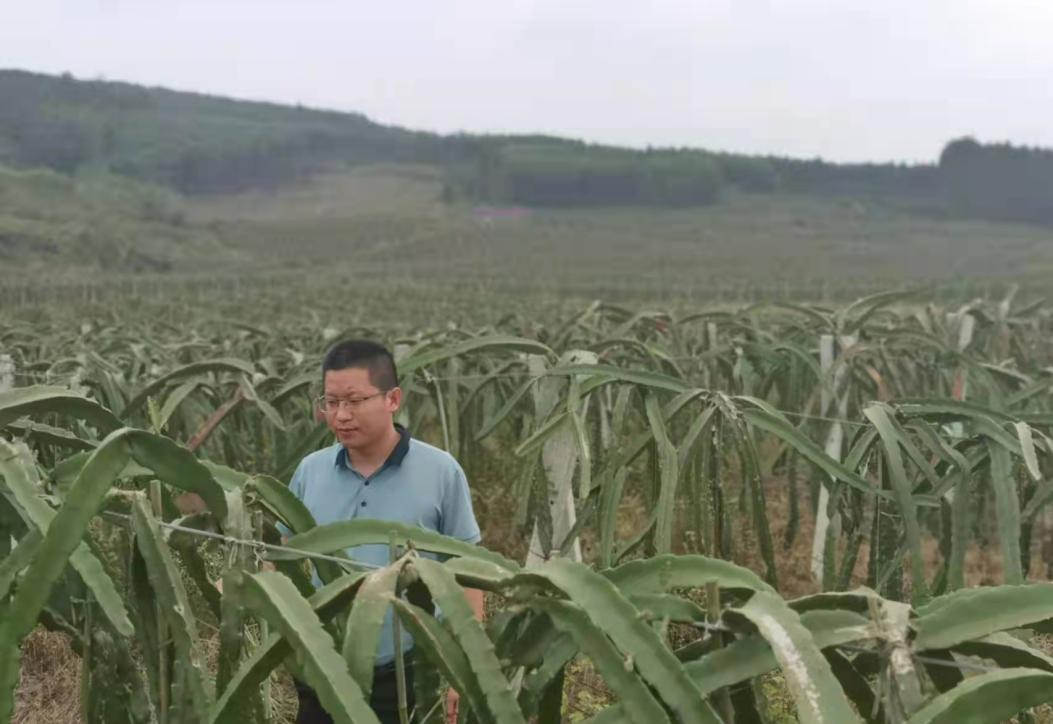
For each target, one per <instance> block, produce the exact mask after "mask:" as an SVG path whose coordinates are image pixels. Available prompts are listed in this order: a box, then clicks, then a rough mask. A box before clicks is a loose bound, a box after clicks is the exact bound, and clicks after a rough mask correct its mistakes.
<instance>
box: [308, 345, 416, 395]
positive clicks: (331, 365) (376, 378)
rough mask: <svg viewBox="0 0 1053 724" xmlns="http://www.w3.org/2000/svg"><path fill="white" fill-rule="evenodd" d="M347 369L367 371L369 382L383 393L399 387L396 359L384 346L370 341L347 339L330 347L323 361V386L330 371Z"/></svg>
mask: <svg viewBox="0 0 1053 724" xmlns="http://www.w3.org/2000/svg"><path fill="white" fill-rule="evenodd" d="M347 369H364V370H367V371H368V372H369V381H370V382H372V383H373V384H374V385H376V387H377V389H378V390H381V391H382V392H387V391H388V390H391V389H394V388H396V387H398V386H399V373H398V370H397V369H396V368H395V358H394V357H392V356H391V352H388V350H387V348H386V347H384V345H382V344H377V343H376V342H373V341H370V340H368V339H346V340H344V341H343V342H337V343H336V344H334V345H333V346H332V347H330V348H329V351H328V352H326V353H325V359H323V360H322V384H323V385H324V384H325V373H326V372H328V371H329V370H347Z"/></svg>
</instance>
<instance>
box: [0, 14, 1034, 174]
mask: <svg viewBox="0 0 1053 724" xmlns="http://www.w3.org/2000/svg"><path fill="white" fill-rule="evenodd" d="M0 67H15V68H25V69H31V70H38V71H44V72H54V73H59V72H63V71H69V72H71V73H73V74H74V75H75V76H77V77H79V78H95V77H100V76H101V77H105V78H108V79H115V80H129V81H134V82H138V83H145V84H149V85H162V86H167V87H172V88H177V89H185V90H196V91H203V92H208V93H215V94H222V95H230V96H236V97H242V98H253V99H264V100H273V101H279V102H290V103H295V102H300V103H304V104H307V105H313V106H320V107H326V108H334V109H340V110H353V111H359V112H362V113H365V114H366V115H368V116H370V117H371V118H373V119H375V120H378V121H381V122H385V123H395V124H398V125H402V126H407V127H411V128H417V129H427V130H436V131H442V132H450V131H459V130H463V131H479V132H489V131H493V132H526V131H531V132H532V131H538V132H545V133H552V134H558V135H563V136H571V137H576V138H583V139H586V140H590V141H598V142H608V143H616V144H624V145H632V146H646V145H654V146H698V147H703V148H709V149H716V150H727V151H744V152H753V153H776V154H783V155H792V156H803V157H813V156H822V157H824V158H828V159H832V160H841V161H847V160H933V159H935V157H936V156H937V155H938V153H939V150H940V148H941V147H942V145H943V144H944V142H946V141H947V140H948V139H950V138H952V137H956V136H961V135H966V134H971V135H974V136H976V137H978V138H980V139H981V140H990V141H994V140H1010V141H1013V142H1015V143H1025V144H1030V145H1046V146H1053V122H1051V120H1053V0H863V1H860V0H681V1H680V2H677V1H674V0H655V1H653V2H646V1H645V0H580V1H575V0H417V1H415V2H402V1H399V0H368V1H358V0H282V1H278V0H127V1H124V0H0ZM2 102H3V99H2V98H0V103H2Z"/></svg>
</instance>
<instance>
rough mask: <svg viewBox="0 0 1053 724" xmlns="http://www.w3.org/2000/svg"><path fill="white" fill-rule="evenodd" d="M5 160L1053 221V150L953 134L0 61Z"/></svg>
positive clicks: (574, 201) (599, 200)
mask: <svg viewBox="0 0 1053 724" xmlns="http://www.w3.org/2000/svg"><path fill="white" fill-rule="evenodd" d="M0 97H2V98H3V99H4V103H3V104H2V105H0V163H7V164H9V165H17V166H22V167H37V166H44V167H47V168H50V169H53V170H56V171H61V172H65V173H70V172H74V171H81V170H84V169H92V170H103V171H106V172H109V173H113V174H120V175H125V176H131V177H134V178H136V179H141V180H145V181H149V182H151V183H155V184H161V185H164V186H168V187H170V188H173V189H176V190H178V191H180V192H182V193H187V194H195V195H201V194H215V193H228V192H237V191H244V190H250V189H267V188H276V187H280V186H285V185H289V184H292V183H297V182H300V181H302V180H304V179H305V178H307V177H310V176H313V175H315V174H318V173H320V172H324V171H329V170H332V169H333V168H336V167H346V166H349V165H351V166H357V165H363V164H372V163H378V162H385V163H392V162H393V163H417V164H422V163H423V164H430V165H434V166H438V167H440V168H442V169H443V170H444V174H445V192H444V196H445V198H446V199H447V200H453V199H462V198H463V199H469V200H474V201H485V202H489V203H507V204H519V205H527V206H554V207H573V206H618V205H649V206H700V205H706V204H711V203H714V202H716V201H718V200H719V199H720V198H721V196H722V195H723V194H726V193H727V192H731V191H734V192H740V193H762V194H764V193H775V192H790V193H799V194H808V195H822V196H851V197H866V198H870V199H875V198H876V199H897V200H902V199H909V200H911V201H912V202H913V203H915V204H917V205H919V206H921V207H924V208H925V209H926V210H928V211H930V212H936V213H939V214H946V215H953V216H959V217H977V218H985V219H993V220H1008V221H1023V222H1028V223H1042V224H1053V151H1046V150H1040V149H1030V148H1022V147H1014V146H1011V145H1008V144H1000V145H984V144H980V143H978V142H976V141H974V140H972V139H959V140H956V141H952V142H951V143H949V144H948V145H947V147H946V148H945V149H944V151H943V154H942V155H941V157H940V159H939V161H938V163H932V164H917V165H903V164H891V163H890V164H835V163H828V162H824V161H822V160H819V159H815V160H799V159H788V158H779V157H760V156H744V155H739V154H724V153H712V152H709V151H703V150H697V149H648V150H640V151H637V150H630V149H624V148H614V147H609V146H597V145H590V144H586V143H583V142H579V141H570V140H566V139H560V138H553V137H548V136H496V135H495V136H477V135H468V134H457V135H452V136H441V135H438V134H432V133H422V132H414V131H408V130H405V129H402V128H397V127H393V126H384V125H381V124H377V123H374V122H372V121H370V120H369V119H367V118H365V117H364V116H362V115H359V114H353V113H337V112H331V111H319V110H313V109H307V108H303V107H299V106H297V107H291V106H281V105H276V104H271V103H256V102H246V101H236V100H230V99H224V98H216V97H211V96H205V95H200V94H195V93H183V92H175V91H169V90H164V89H159V88H145V87H142V86H136V85H131V84H128V83H114V82H104V81H81V80H76V79H74V78H72V77H70V76H68V75H67V76H62V77H55V76H47V75H39V74H33V73H27V72H23V71H0Z"/></svg>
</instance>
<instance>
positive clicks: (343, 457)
mask: <svg viewBox="0 0 1053 724" xmlns="http://www.w3.org/2000/svg"><path fill="white" fill-rule="evenodd" d="M395 429H396V430H397V431H398V433H399V441H398V442H397V443H395V449H394V450H392V451H391V454H390V455H388V459H387V460H385V461H384V464H383V465H381V466H380V467H379V468H378V469H377V472H380V471H381V470H383V469H385V468H388V467H391V466H399V465H402V461H403V459H405V457H406V453H408V452H409V448H410V433H409V430H407V429H406V428H405V427H404V426H403V425H400V424H399V423H397V422H396V423H395ZM334 464H335V465H336V467H338V468H339V467H344V468H348V469H350V468H351V465H350V464H349V462H348V459H347V448H346V447H344V446H343V445H341V446H340V448H339V449H338V450H337V451H336V460H335V461H334Z"/></svg>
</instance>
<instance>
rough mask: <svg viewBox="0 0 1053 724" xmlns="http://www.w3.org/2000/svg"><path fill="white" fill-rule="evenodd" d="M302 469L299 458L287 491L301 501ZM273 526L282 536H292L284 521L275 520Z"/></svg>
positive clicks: (302, 465)
mask: <svg viewBox="0 0 1053 724" xmlns="http://www.w3.org/2000/svg"><path fill="white" fill-rule="evenodd" d="M303 469H304V464H303V461H302V460H301V461H300V464H299V465H297V466H296V472H294V473H293V476H292V479H291V480H289V492H291V493H292V494H293V495H295V496H296V499H297V500H299V501H301V502H302V501H303V486H304V472H303ZM275 526H276V527H277V528H278V530H279V531H280V532H281V534H282V535H283V536H285V537H286V538H291V537H292V536H293V532H292V530H290V529H289V527H288V526H287V525H285V523H282V522H281V521H280V520H279V521H276V523H275Z"/></svg>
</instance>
